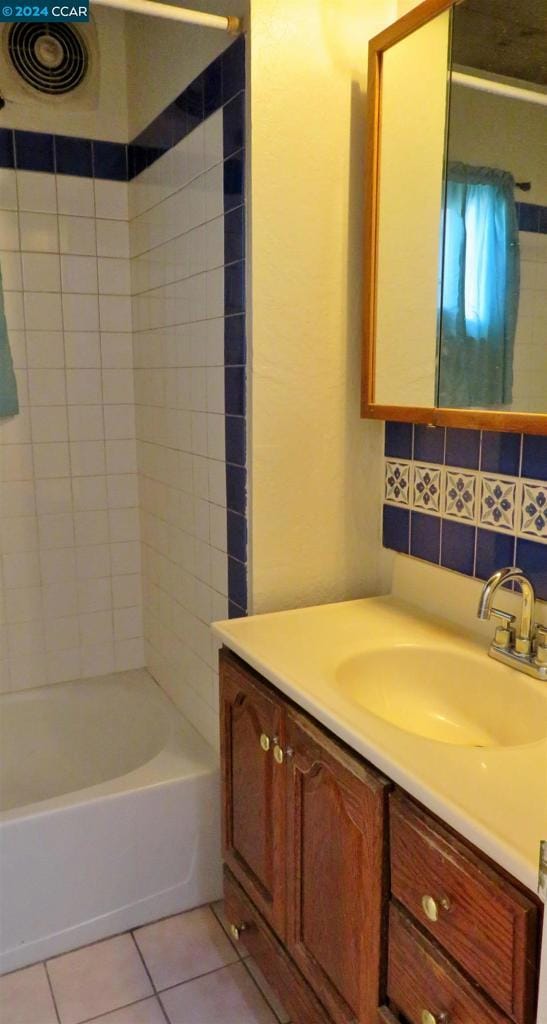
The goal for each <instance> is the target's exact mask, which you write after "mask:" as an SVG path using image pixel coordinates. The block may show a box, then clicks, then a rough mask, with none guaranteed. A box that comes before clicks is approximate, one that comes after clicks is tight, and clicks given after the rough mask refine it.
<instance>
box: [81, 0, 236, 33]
mask: <svg viewBox="0 0 547 1024" xmlns="http://www.w3.org/2000/svg"><path fill="white" fill-rule="evenodd" d="M92 2H93V4H99V6H101V7H114V8H116V9H117V10H119V11H131V12H132V13H133V14H150V15H151V16H152V17H153V18H167V19H168V20H169V21H183V22H185V23H186V24H187V25H201V26H202V27H203V28H218V29H220V30H221V31H222V32H230V33H231V35H237V34H238V33H239V32H241V19H240V18H236V17H233V16H231V15H228V16H227V17H226V16H224V15H221V14H207V13H206V12H205V11H191V10H189V9H188V8H187V7H175V5H174V4H163V3H158V2H156V0H92Z"/></svg>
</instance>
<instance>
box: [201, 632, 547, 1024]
mask: <svg viewBox="0 0 547 1024" xmlns="http://www.w3.org/2000/svg"><path fill="white" fill-rule="evenodd" d="M220 674H221V748H222V749H221V755H222V756H221V760H222V773H223V836H224V860H225V865H226V867H225V885H224V894H225V902H226V913H227V916H228V920H229V922H230V924H231V926H232V929H233V936H234V938H241V940H242V941H243V942H244V943H245V945H246V946H247V948H248V951H249V952H250V953H251V954H252V955H253V956H254V957H255V959H256V960H257V962H258V964H259V966H260V967H261V968H262V971H263V973H264V974H265V976H266V978H267V979H268V981H269V982H270V984H271V985H272V986H273V988H274V989H275V990H276V991H277V993H278V995H279V997H280V999H281V1001H282V1003H283V1004H284V1005H285V1007H286V1009H287V1011H288V1013H289V1014H290V1016H291V1021H292V1022H293V1024H424V1022H425V1024H437V1022H440V1021H445V1020H449V1022H450V1024H535V1005H536V999H537V985H538V973H539V967H538V945H539V944H538V938H539V932H540V927H541V914H542V910H541V905H540V903H539V900H536V899H535V897H533V896H532V895H531V894H528V893H525V892H523V891H522V888H521V887H520V886H519V885H518V884H516V883H515V884H514V883H513V882H512V881H511V880H510V879H508V878H507V877H506V875H505V874H504V873H503V872H502V871H501V870H498V869H497V868H495V867H494V866H493V865H492V864H491V863H490V862H489V861H487V859H486V858H485V857H483V856H481V855H480V854H479V853H478V852H477V851H476V850H474V849H473V848H472V847H471V846H470V845H469V844H468V843H466V842H465V841H464V840H462V839H460V837H458V836H456V835H455V834H454V833H453V831H452V830H451V829H449V828H448V826H444V825H442V824H441V823H440V822H439V821H438V820H437V819H436V818H434V817H433V815H431V814H429V812H427V811H426V810H424V808H422V807H420V806H419V805H418V804H417V803H416V802H415V801H414V800H412V799H411V798H410V797H408V796H407V795H406V794H405V793H403V792H402V791H401V790H400V789H399V788H398V787H395V786H394V785H393V784H392V783H391V782H390V781H389V780H388V779H386V778H385V777H383V776H382V775H381V774H380V773H379V772H378V771H377V770H376V769H374V768H372V767H371V766H370V765H369V764H367V763H366V762H365V761H364V760H363V759H362V758H361V757H359V756H357V755H356V754H353V752H352V751H350V750H348V748H346V747H345V746H344V744H342V743H340V742H339V741H338V740H336V739H335V738H334V737H332V735H331V734H330V733H328V732H327V731H326V730H325V729H323V728H322V727H321V726H319V725H318V724H317V723H316V722H314V721H313V720H312V719H310V718H309V717H308V716H307V715H305V714H303V713H302V712H301V711H300V709H298V708H296V707H295V706H294V705H293V704H292V703H291V701H289V700H287V699H286V698H285V697H284V696H283V695H282V694H281V693H279V692H278V691H276V690H275V688H274V687H272V686H270V685H269V684H268V683H267V682H266V681H265V680H263V679H262V678H261V677H260V676H259V675H258V673H256V672H254V671H253V670H252V669H250V668H249V667H248V666H247V665H245V663H244V662H242V661H241V660H240V659H239V658H237V657H236V656H235V655H233V654H231V653H230V652H229V651H227V650H223V651H222V652H221V657H220ZM443 1014H444V1016H443ZM446 1014H448V1018H447V1017H446Z"/></svg>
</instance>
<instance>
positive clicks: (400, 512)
mask: <svg viewBox="0 0 547 1024" xmlns="http://www.w3.org/2000/svg"><path fill="white" fill-rule="evenodd" d="M384 451H385V460H384V494H383V500H384V512H383V544H384V547H386V548H390V549H392V550H394V551H399V552H402V553H403V554H407V555H412V556H414V557H416V558H422V559H425V560H426V561H428V562H432V563H433V564H435V565H441V566H444V567H445V568H448V569H453V570H455V571H457V572H461V573H464V574H465V575H467V576H473V577H475V578H477V579H486V578H488V576H490V575H491V573H493V572H494V571H495V570H496V569H499V568H501V566H503V565H509V564H511V563H513V562H514V563H516V564H518V565H521V567H522V568H523V569H525V570H526V571H527V572H528V573H529V575H530V577H531V579H532V581H533V583H534V585H535V588H536V592H537V596H538V597H539V598H541V599H542V600H545V601H547V437H545V436H539V435H520V434H503V433H498V432H494V431H474V430H456V429H453V428H444V427H424V426H422V425H420V424H415V425H413V424H407V423H386V431H385V449H384Z"/></svg>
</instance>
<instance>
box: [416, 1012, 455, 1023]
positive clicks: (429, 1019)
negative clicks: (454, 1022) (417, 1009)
mask: <svg viewBox="0 0 547 1024" xmlns="http://www.w3.org/2000/svg"><path fill="white" fill-rule="evenodd" d="M422 1024H449V1020H448V1014H447V1013H431V1011H430V1010H422Z"/></svg>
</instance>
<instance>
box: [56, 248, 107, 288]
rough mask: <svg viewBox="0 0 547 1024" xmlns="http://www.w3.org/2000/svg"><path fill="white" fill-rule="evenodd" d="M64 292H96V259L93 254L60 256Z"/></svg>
mask: <svg viewBox="0 0 547 1024" xmlns="http://www.w3.org/2000/svg"><path fill="white" fill-rule="evenodd" d="M61 278H62V284H63V291H64V292H75V293H79V294H81V295H96V294H98V291H99V288H98V280H97V260H96V259H95V257H94V256H61Z"/></svg>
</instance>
